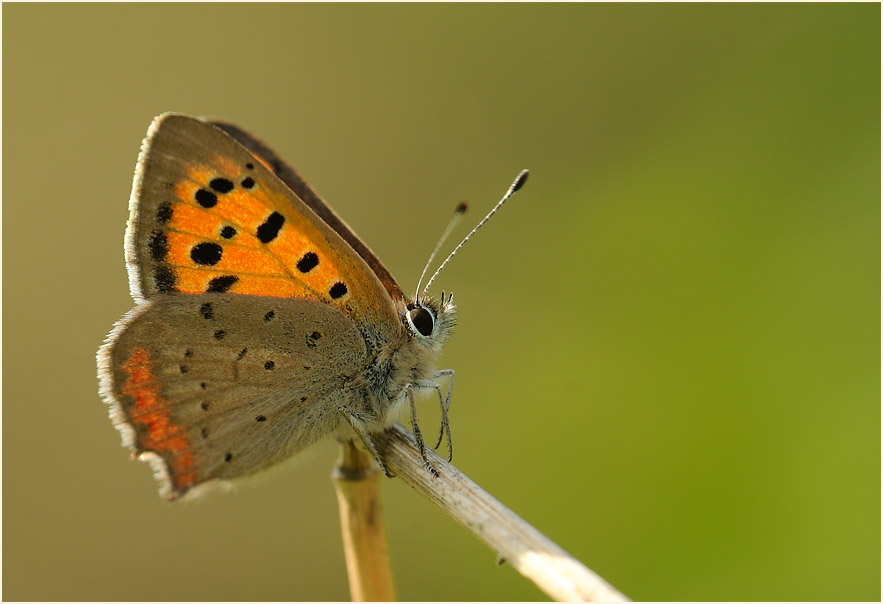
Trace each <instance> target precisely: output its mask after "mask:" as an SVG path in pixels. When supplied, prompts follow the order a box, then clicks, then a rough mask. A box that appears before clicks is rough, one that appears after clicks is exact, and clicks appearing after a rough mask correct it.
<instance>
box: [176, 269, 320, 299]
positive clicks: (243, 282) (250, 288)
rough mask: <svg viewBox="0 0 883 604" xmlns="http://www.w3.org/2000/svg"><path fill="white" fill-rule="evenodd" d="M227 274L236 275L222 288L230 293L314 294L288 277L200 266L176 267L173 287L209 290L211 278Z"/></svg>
mask: <svg viewBox="0 0 883 604" xmlns="http://www.w3.org/2000/svg"><path fill="white" fill-rule="evenodd" d="M227 276H232V277H236V281H235V282H234V283H233V284H231V285H230V286H229V287H228V288H227V289H225V290H224V291H225V292H227V293H230V294H242V295H250V296H268V297H271V298H310V297H314V295H315V294H313V293H312V292H311V291H310V290H309V289H308V288H307V287H306V286H305V285H303V284H302V283H299V282H297V281H294V280H293V279H290V278H288V277H260V276H255V275H241V274H234V273H232V272H229V273H224V272H219V271H207V270H205V269H200V268H176V269H175V289H176V290H177V291H179V292H183V293H186V294H201V293H205V292H207V291H208V290H209V287H210V286H211V280H212V279H216V278H219V277H220V278H224V277H227Z"/></svg>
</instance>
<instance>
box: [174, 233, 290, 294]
mask: <svg viewBox="0 0 883 604" xmlns="http://www.w3.org/2000/svg"><path fill="white" fill-rule="evenodd" d="M166 242H167V246H168V252H167V254H166V262H168V263H169V265H171V266H172V267H190V268H198V269H200V270H205V271H210V272H212V273H215V274H213V275H212V277H217V276H218V275H217V273H218V272H222V273H235V274H237V275H239V274H240V273H241V274H246V275H249V274H251V275H283V274H285V272H284V271H283V269H282V267H280V266H279V263H278V262H276V260H274V259H273V257H272V256H270V255H269V254H267V253H266V252H264V251H263V250H260V249H256V248H249V247H239V246H238V245H235V244H232V243H227V242H225V241H224V240H223V239H215V240H212V241H206V240H205V238H203V237H197V236H195V235H188V234H187V233H177V232H174V231H172V232H170V233H168V235H166ZM199 246H203V247H199ZM206 246H208V247H206ZM203 249H211V250H213V252H214V253H209V254H205V253H203V254H200V253H199V252H200V250H203ZM200 260H201V261H200ZM176 272H177V271H176ZM178 289H179V291H185V292H186V291H190V290H184V289H181V288H180V287H179V288H178Z"/></svg>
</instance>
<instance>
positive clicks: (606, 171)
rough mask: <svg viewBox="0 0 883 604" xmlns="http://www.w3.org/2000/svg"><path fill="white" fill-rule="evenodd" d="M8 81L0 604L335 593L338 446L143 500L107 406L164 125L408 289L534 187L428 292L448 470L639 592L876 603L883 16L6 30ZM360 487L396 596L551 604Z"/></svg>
mask: <svg viewBox="0 0 883 604" xmlns="http://www.w3.org/2000/svg"><path fill="white" fill-rule="evenodd" d="M3 57H4V61H3V68H4V69H3V85H4V86H3V88H4V92H5V94H4V96H3V101H4V102H3V134H4V136H3V143H4V145H3V150H4V152H5V153H4V157H3V174H4V179H3V187H4V191H3V192H4V193H5V195H4V199H3V258H4V262H3V272H4V275H3V276H4V281H3V319H4V321H3V323H4V328H5V330H4V341H3V344H4V353H5V354H4V362H3V375H4V380H3V395H4V397H3V403H4V405H3V420H4V421H3V487H4V488H3V495H4V497H3V521H4V522H3V529H4V530H3V597H4V598H5V599H7V600H9V599H12V600H44V599H45V600H53V599H64V600H80V599H86V600H130V599H135V600H166V599H171V600H190V599H196V600H204V599H207V600H228V599H236V600H264V599H280V600H288V599H294V600H328V599H331V600H345V599H348V597H349V593H348V589H347V581H346V576H345V567H344V560H343V554H342V551H341V543H340V532H339V526H338V522H337V508H336V502H335V497H334V492H333V489H332V485H331V483H330V481H329V479H328V477H329V473H330V471H331V468H332V465H333V462H334V459H335V458H336V455H337V447H336V445H335V444H334V443H333V442H326V443H324V444H322V445H320V446H317V447H316V448H315V449H314V450H313V451H312V452H310V453H309V454H308V455H305V459H304V460H303V461H302V462H301V463H299V464H296V465H295V467H293V468H290V469H286V470H284V471H281V472H277V473H274V474H273V475H271V476H269V477H268V478H266V479H264V480H261V481H258V482H256V483H253V484H246V485H244V486H243V487H241V488H239V489H237V490H236V491H234V492H232V493H215V494H212V495H210V496H209V497H206V498H205V499H203V500H202V501H199V502H196V503H193V504H180V505H170V504H167V503H165V502H163V501H161V500H160V498H159V497H158V496H157V493H156V484H155V482H154V480H153V478H152V477H151V472H150V469H149V467H148V466H147V465H146V464H141V463H137V462H133V461H130V460H129V459H128V457H127V452H126V451H125V450H124V449H122V448H121V447H120V440H119V436H118V435H117V433H116V431H115V430H114V429H113V428H112V427H111V423H110V421H109V420H108V418H107V412H106V408H105V406H104V404H103V403H102V402H101V400H100V399H99V397H98V393H97V379H96V377H95V373H96V372H95V361H94V356H95V351H96V349H97V348H98V346H99V345H100V344H101V342H102V340H103V338H104V336H105V334H106V333H107V332H108V331H109V329H110V327H111V325H112V324H113V322H114V321H116V320H117V319H118V318H119V317H120V316H121V315H122V314H123V313H124V312H126V311H127V310H128V309H129V308H130V307H131V306H132V302H131V299H130V298H129V295H128V287H127V280H126V273H125V267H124V262H123V253H122V252H123V233H124V228H125V221H126V217H127V199H128V196H129V190H130V186H131V180H132V173H133V168H134V165H135V160H136V157H137V153H138V148H139V144H140V141H141V138H142V137H143V136H144V134H145V132H146V129H147V126H148V124H149V122H150V120H151V118H152V117H153V116H154V115H156V114H158V113H161V112H163V111H169V110H174V111H179V112H184V113H190V114H196V115H207V116H212V117H218V118H224V119H227V120H230V121H233V122H236V123H239V124H240V125H242V126H244V127H246V128H247V129H249V130H251V131H252V132H254V133H255V134H257V135H258V136H260V137H261V138H263V139H264V140H265V141H267V142H268V143H269V144H270V145H271V146H272V147H273V148H275V149H276V151H277V152H279V154H280V155H281V156H282V157H284V158H286V159H287V160H288V161H289V162H290V163H291V164H292V165H294V166H295V167H296V168H298V170H299V171H300V172H301V173H302V174H303V175H304V176H305V177H306V178H307V179H308V180H309V181H310V182H311V183H312V184H313V186H314V187H315V188H316V189H317V190H318V191H319V193H320V194H322V195H323V196H324V197H325V198H326V199H327V200H328V201H329V202H330V203H331V204H332V205H333V207H334V208H335V209H336V210H338V211H339V212H340V213H341V214H342V215H343V216H344V217H345V219H346V220H347V221H348V222H349V223H350V224H351V225H352V226H353V227H354V229H355V230H356V231H357V232H358V233H359V234H360V235H361V236H362V238H363V239H364V240H365V241H366V242H367V243H368V244H369V245H370V246H371V247H372V248H373V249H374V251H375V252H376V253H377V254H378V256H379V257H380V258H381V259H382V260H383V261H384V262H385V263H386V264H387V266H388V267H389V268H390V270H391V271H392V273H393V274H395V275H396V276H397V277H398V279H399V280H400V282H401V283H402V284H403V286H404V287H405V289H406V290H410V289H411V288H412V287H413V286H414V284H415V283H416V280H417V277H418V275H419V272H420V269H421V268H422V265H423V263H424V261H425V259H426V258H427V255H428V253H429V251H430V250H431V249H432V246H433V245H434V244H435V241H436V238H437V237H438V235H439V233H440V232H441V231H442V229H443V227H444V225H445V223H446V221H447V218H448V216H449V214H450V212H451V210H452V208H453V207H454V205H455V204H456V203H457V202H458V201H460V200H462V199H466V200H469V201H470V203H471V205H472V208H473V212H472V213H471V215H470V216H471V218H470V219H469V220H468V221H466V222H469V223H474V221H476V220H478V218H480V215H481V214H482V213H483V212H484V211H485V209H486V208H489V207H490V206H491V205H492V203H493V202H494V201H496V199H498V197H499V195H500V194H502V193H503V191H504V190H505V188H506V187H507V186H508V184H509V182H510V181H511V179H512V178H513V177H514V176H515V175H516V174H517V172H518V171H519V170H520V169H522V168H530V169H531V171H532V173H531V179H530V182H529V183H528V185H527V186H526V187H525V188H524V190H523V192H521V193H519V195H518V196H516V197H515V198H514V199H513V200H512V202H511V203H510V204H509V205H508V206H507V207H506V208H505V210H504V211H503V212H502V213H501V214H500V215H499V216H497V217H495V218H494V220H493V221H492V222H491V223H490V224H489V225H488V226H487V228H485V229H483V230H482V232H481V233H480V235H479V236H478V237H476V238H475V240H474V241H473V242H471V243H470V245H469V246H468V247H467V248H466V249H465V251H464V252H463V254H462V255H460V256H458V257H457V258H456V260H455V261H454V262H453V263H452V264H451V265H450V268H449V269H448V270H446V272H445V274H444V275H443V277H442V278H441V279H439V280H438V282H437V286H438V290H441V289H446V290H449V291H450V290H453V291H455V292H456V294H457V299H458V301H459V303H460V308H461V322H460V326H459V328H458V331H457V333H456V334H455V335H454V337H453V339H452V340H451V342H450V344H449V345H448V346H447V348H446V350H445V353H444V356H443V358H442V360H441V365H442V366H444V367H452V368H454V369H456V371H457V392H456V395H455V399H454V403H453V410H452V419H453V428H454V440H455V449H456V456H455V458H454V461H455V463H456V464H457V465H458V467H460V468H461V469H462V470H463V471H464V472H465V473H466V474H467V475H469V476H470V477H472V478H473V479H474V480H476V481H477V482H478V483H479V484H481V485H482V486H483V487H485V488H486V489H488V490H489V491H490V492H491V493H492V494H494V495H495V496H496V497H498V498H499V499H500V500H501V501H502V502H504V503H505V504H507V505H508V506H510V507H511V508H512V509H513V510H514V511H516V512H517V513H519V514H520V515H522V516H523V517H524V518H525V519H527V520H528V521H529V522H531V523H532V524H533V525H535V526H536V527H537V528H538V529H539V530H540V531H542V532H544V533H545V534H546V535H548V536H549V537H550V538H552V539H553V540H555V541H557V542H558V543H559V544H560V545H561V546H562V547H564V548H565V549H566V550H568V551H569V552H571V553H572V554H573V555H574V556H576V557H577V558H579V559H580V560H582V561H583V562H585V563H586V564H587V565H588V566H589V567H591V568H592V569H594V570H595V571H597V572H598V573H600V574H601V575H602V576H604V577H605V578H607V579H608V580H609V581H610V582H611V583H612V584H613V585H615V586H616V587H618V588H619V589H621V590H622V591H623V592H624V593H626V594H627V595H629V596H630V597H632V598H635V599H651V600H668V599H674V600H693V599H698V600H753V599H760V600H779V599H786V600H879V599H880V597H881V594H880V578H881V577H880V562H881V561H880V531H881V526H880V356H879V355H880V322H879V320H880V297H879V296H880V159H881V158H880V6H879V5H878V4H860V5H856V4H853V5H846V4H836V5H835V4H811V5H807V4H787V5H756V4H740V5H664V4H662V5H660V4H654V5H643V4H619V5H603V4H602V5H574V4H568V5H534V4H520V5H508V4H494V5H462V4H461V5H450V4H435V5H408V4H400V5H278V4H276V5H262V4H249V5H229V4H228V5H211V4H199V5H168V4H153V5H106V4H105V5H50V4H40V5H24V4H13V5H10V4H6V5H4V6H3ZM466 228H467V227H466V225H465V224H464V225H463V226H462V227H461V230H460V232H461V233H465V231H466ZM421 409H422V419H423V421H424V423H425V424H426V426H427V430H428V431H430V432H431V431H432V425H433V423H434V422H435V421H436V420H437V417H438V415H437V413H436V412H435V409H434V405H433V404H431V403H425V404H424V405H423V406H422V408H421ZM383 498H384V504H385V509H386V518H387V524H388V532H389V539H390V547H391V552H392V557H393V564H394V570H395V573H396V581H397V587H398V595H399V597H400V598H401V599H409V600H415V599H416V600H485V599H491V600H532V599H543V598H544V597H545V596H544V595H543V594H542V593H541V592H540V591H538V590H537V589H536V588H535V587H533V586H532V585H531V584H530V583H529V582H528V581H527V580H525V579H523V578H521V577H520V576H519V575H518V574H517V573H516V572H515V571H514V570H513V569H511V568H510V567H505V566H504V567H502V568H498V567H497V566H496V564H495V554H494V552H491V551H490V550H488V549H486V548H485V547H484V546H483V545H482V544H480V543H478V542H477V541H476V540H475V539H473V538H472V537H471V536H470V535H469V534H468V533H467V532H466V531H465V530H464V529H462V528H460V527H459V526H458V525H456V524H454V523H453V522H452V521H451V520H449V519H448V518H447V517H445V516H443V515H442V514H441V513H440V512H438V511H437V510H436V509H435V508H434V507H433V506H432V505H430V504H429V503H428V502H426V501H425V500H423V499H421V498H420V497H418V496H417V495H416V494H415V493H414V492H413V491H411V490H410V489H409V488H408V487H407V486H406V485H404V484H402V483H401V482H400V481H396V480H389V481H384V483H383Z"/></svg>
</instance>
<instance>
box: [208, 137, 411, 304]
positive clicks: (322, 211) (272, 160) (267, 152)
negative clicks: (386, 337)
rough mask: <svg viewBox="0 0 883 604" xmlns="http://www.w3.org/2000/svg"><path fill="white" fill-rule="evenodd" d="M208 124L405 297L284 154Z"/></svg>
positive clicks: (386, 285)
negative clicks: (261, 164)
mask: <svg viewBox="0 0 883 604" xmlns="http://www.w3.org/2000/svg"><path fill="white" fill-rule="evenodd" d="M209 123H211V124H212V125H214V126H217V127H218V128H220V129H221V130H223V131H224V132H226V133H227V134H229V135H230V136H232V137H233V138H234V139H235V140H236V141H237V142H238V143H239V144H241V145H242V146H243V147H245V148H246V149H248V150H249V151H251V152H252V153H254V154H255V155H257V156H258V157H260V158H261V159H263V160H264V161H265V162H266V163H268V164H269V165H270V167H271V168H272V170H273V172H274V173H275V174H276V176H278V177H279V179H280V180H281V181H282V182H284V183H285V184H286V185H288V188H290V189H291V190H292V191H294V192H295V194H297V196H298V197H300V198H301V199H302V200H303V201H304V203H305V204H307V205H308V206H309V207H310V209H311V210H313V211H314V212H315V213H316V214H318V215H319V217H320V218H322V220H324V221H325V224H327V225H328V226H330V227H331V228H332V229H334V231H335V232H337V234H338V235H340V236H341V237H343V239H344V240H345V241H346V242H347V243H349V244H350V246H351V247H352V248H353V249H354V250H356V253H357V254H358V255H359V256H361V257H362V260H364V261H365V262H366V263H367V264H368V266H370V267H371V270H373V271H374V274H375V275H377V278H378V279H380V282H381V283H382V284H383V287H384V288H386V291H387V292H388V293H389V295H390V296H391V297H392V299H393V300H398V299H403V298H404V297H405V296H404V294H403V293H402V289H401V288H400V287H399V284H398V283H396V280H395V279H394V278H393V276H392V275H391V274H390V272H389V271H388V270H386V267H385V266H383V263H381V262H380V260H379V259H378V258H377V256H375V255H374V252H372V251H371V250H370V249H369V248H368V246H367V245H365V244H364V243H363V242H362V240H361V239H359V237H358V236H357V235H356V234H355V233H354V232H353V230H352V229H351V228H350V227H349V225H348V224H347V223H345V222H344V221H343V219H342V218H341V217H340V216H338V215H337V213H336V212H335V211H334V210H332V209H331V208H330V207H329V206H328V204H327V203H325V201H324V200H323V199H322V198H321V197H319V195H318V193H316V192H315V191H314V190H313V188H312V187H311V186H310V185H308V184H307V183H306V181H304V179H303V178H301V177H300V175H299V174H298V173H297V172H295V171H294V169H293V168H291V167H290V166H289V165H288V164H286V163H285V161H283V160H282V158H281V157H279V156H278V155H276V153H274V152H273V150H272V149H270V148H269V147H268V146H267V145H265V144H264V143H263V142H262V141H261V140H259V139H257V138H255V137H254V136H252V135H251V134H249V133H248V132H246V131H245V130H243V129H242V128H240V127H239V126H236V125H235V124H230V123H228V122H222V121H210V122H209Z"/></svg>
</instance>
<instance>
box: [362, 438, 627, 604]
mask: <svg viewBox="0 0 883 604" xmlns="http://www.w3.org/2000/svg"><path fill="white" fill-rule="evenodd" d="M375 443H376V444H377V447H378V449H379V450H380V453H381V455H383V459H384V461H385V462H386V464H387V466H388V467H389V469H390V471H391V472H392V473H393V474H395V475H396V476H397V477H398V478H400V479H401V480H403V481H405V482H406V483H408V484H409V485H410V486H411V487H412V488H414V489H415V490H416V491H417V492H419V493H420V494H421V495H423V496H424V497H426V498H427V499H429V500H430V501H432V502H433V503H435V504H436V505H437V506H438V507H440V508H441V509H442V510H444V511H445V512H446V513H447V514H448V515H449V516H451V517H452V518H453V519H454V520H456V521H457V522H459V523H460V524H462V525H463V526H464V527H466V528H467V529H469V531H471V532H472V534H474V535H475V536H476V537H478V538H479V539H480V540H481V541H483V542H484V543H485V544H487V545H488V547H490V548H491V549H492V550H493V551H495V552H497V554H498V556H499V557H500V558H502V559H505V561H506V562H507V563H509V564H511V565H512V566H513V567H514V568H515V569H516V570H517V571H518V572H519V573H521V574H522V575H524V576H525V577H527V578H528V579H530V580H531V581H533V582H534V583H535V584H536V585H537V587H539V588H540V589H541V590H543V591H544V592H545V593H546V594H548V595H549V596H550V597H552V598H554V599H556V600H559V601H607V602H616V601H619V602H622V601H628V598H626V597H625V596H624V595H623V594H621V593H620V592H619V591H617V590H616V589H615V588H614V587H612V586H611V585H610V584H609V583H607V582H606V581H605V580H604V579H602V578H601V577H599V576H598V575H597V574H595V573H594V572H592V571H591V570H590V569H588V568H587V567H586V566H585V565H583V564H582V563H581V562H580V561H579V560H577V559H576V558H574V557H573V556H571V555H570V554H568V553H567V552H566V551H564V550H563V549H561V548H560V547H559V546H558V545H556V544H555V543H553V542H552V541H551V540H550V539H548V538H547V537H546V536H545V535H543V534H542V533H540V532H539V531H538V530H536V529H535V528H534V527H532V526H531V525H529V524H528V523H527V522H525V521H524V520H523V519H521V518H520V517H519V516H517V515H516V514H515V513H514V512H512V511H511V510H510V509H509V508H507V507H506V506H504V505H503V504H502V503H500V502H499V501H497V500H496V499H494V498H493V497H492V496H491V495H490V494H489V493H488V492H487V491H485V490H484V489H482V488H481V487H480V486H478V485H477V484H475V483H474V482H473V481H471V480H470V479H469V478H467V477H466V476H465V475H463V474H462V473H461V472H460V471H459V470H457V468H455V467H454V466H453V465H451V464H449V463H448V462H447V461H446V460H444V459H442V458H441V457H439V456H438V455H437V454H436V453H435V452H434V451H431V450H429V451H427V454H428V458H429V460H430V462H431V463H432V465H433V466H434V467H435V468H436V470H438V476H433V475H432V474H431V473H429V472H428V471H427V470H426V468H425V467H424V465H423V461H422V460H421V459H420V455H419V453H418V452H417V447H416V442H415V440H414V437H413V435H412V434H411V433H410V432H409V431H408V430H406V429H405V428H404V427H402V426H401V425H400V424H396V425H395V426H393V427H392V428H391V429H390V430H388V431H387V432H385V433H384V434H382V435H376V436H375ZM385 551H386V550H385V543H384V553H385ZM348 561H349V558H348Z"/></svg>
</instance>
